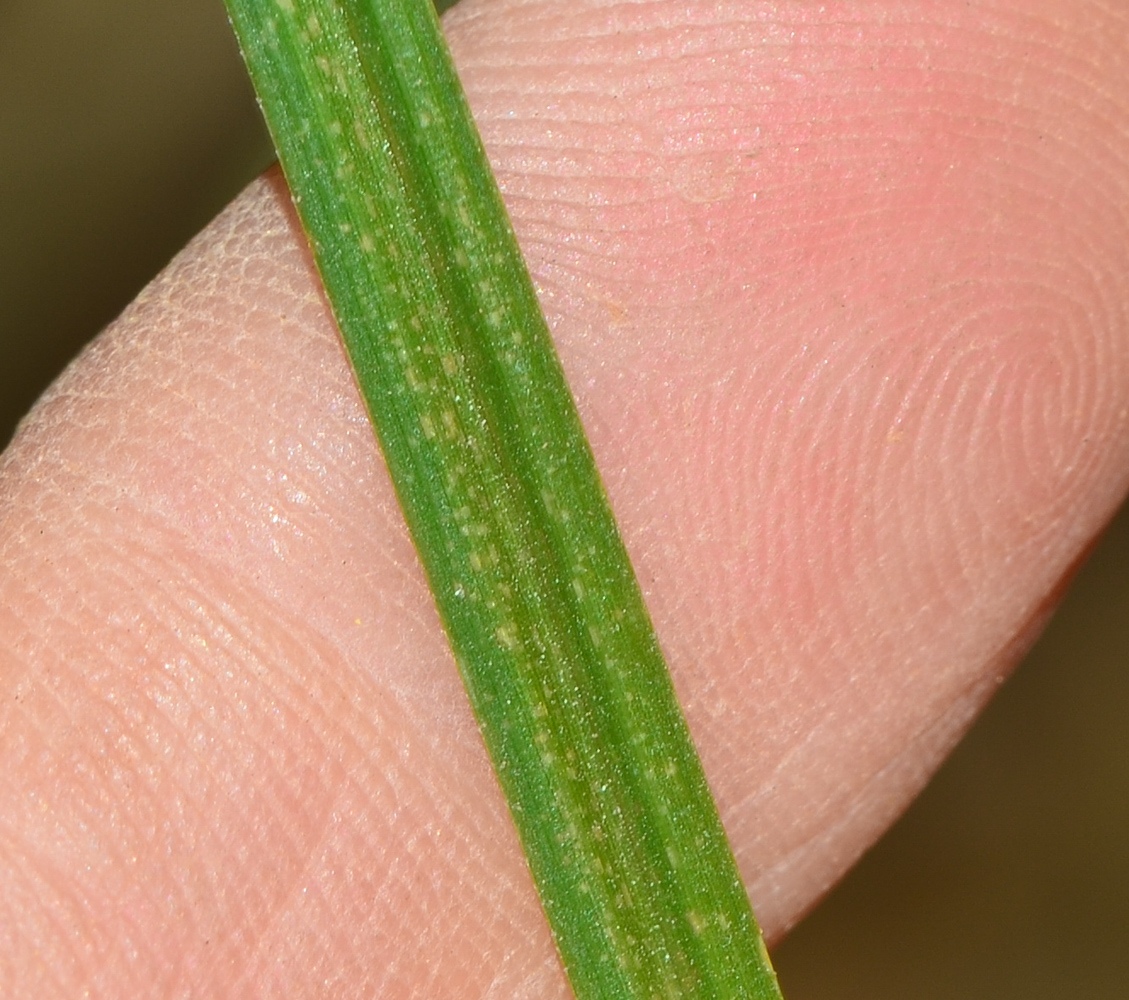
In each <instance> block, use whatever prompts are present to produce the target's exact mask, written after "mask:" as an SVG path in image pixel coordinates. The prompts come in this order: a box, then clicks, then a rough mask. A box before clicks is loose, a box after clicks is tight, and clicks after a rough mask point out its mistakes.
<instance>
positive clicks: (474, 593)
mask: <svg viewBox="0 0 1129 1000" xmlns="http://www.w3.org/2000/svg"><path fill="white" fill-rule="evenodd" d="M228 7H229V11H230V13H231V16H232V20H233V23H234V25H235V27H236V32H237V35H238V36H239V39H240V43H241V45H242V47H243V50H244V55H245V58H246V60H247V62H248V65H249V68H250V70H251V73H252V77H253V79H254V82H255V85H256V88H257V90H258V91H259V94H260V99H261V102H262V105H263V108H264V113H265V116H266V118H267V121H268V125H269V127H270V128H271V131H272V134H273V135H274V138H275V142H276V145H277V147H278V149H279V154H280V159H281V161H282V164H283V169H284V171H285V172H286V176H287V180H288V182H289V183H290V186H291V189H292V191H293V193H294V197H295V203H296V205H297V207H298V212H299V215H300V217H301V219H302V223H303V226H304V227H305V229H306V231H307V235H308V236H309V238H310V243H311V247H312V248H313V252H314V256H315V260H316V262H317V264H318V268H319V271H320V273H321V275H322V279H323V281H324V283H325V286H326V290H327V293H328V296H329V299H330V302H331V303H332V305H333V309H334V313H335V316H336V318H337V321H338V325H339V327H340V329H341V333H342V336H343V339H344V341H345V344H346V347H347V350H348V353H349V355H350V359H351V362H352V364H353V367H354V370H355V372H356V375H357V381H358V384H359V386H360V388H361V391H362V394H363V396H364V398H365V402H366V405H367V406H368V408H369V411H370V414H371V415H372V418H373V423H374V427H375V429H376V432H377V435H378V437H379V439H380V443H381V447H382V449H383V451H384V454H385V458H386V460H387V462H388V466H389V470H390V472H391V474H392V479H393V482H394V485H395V487H396V490H397V494H398V496H399V498H400V501H401V504H402V505H403V507H404V511H405V517H406V518H407V521H408V525H409V528H410V530H411V533H412V536H413V539H414V540H415V543H416V546H417V549H418V550H419V553H420V557H421V560H422V562H423V564H424V568H425V571H426V573H427V576H428V579H429V583H430V585H431V587H432V591H433V593H434V595H435V599H436V602H437V605H438V607H439V611H440V615H441V617H442V620H443V623H444V627H445V628H446V630H447V633H448V636H449V638H450V641H451V644H452V648H453V650H454V652H455V657H456V660H457V661H458V664H459V669H460V671H461V672H462V674H463V678H464V681H465V683H466V686H467V690H468V693H469V695H470V698H471V701H472V704H473V706H474V709H475V712H476V715H477V716H478V719H479V722H480V726H481V728H482V732H483V736H484V739H485V741H486V744H487V747H488V749H489V751H490V754H491V757H492V759H493V761H494V764H495V769H496V771H497V773H498V776H499V780H500V782H501V784H502V787H503V790H504V792H505V794H506V798H507V801H508V802H509V804H510V809H511V812H512V814H513V816H514V821H515V824H516V825H517V827H518V831H519V834H520V836H521V839H522V843H523V847H524V849H525V851H526V855H527V858H528V860H529V864H530V868H531V870H532V872H533V875H534V879H535V882H536V883H537V887H538V891H539V893H540V895H541V899H542V902H543V905H544V907H545V910H546V913H547V915H548V917H549V920H550V923H551V925H552V928H553V933H554V937H555V940H556V942H557V945H558V948H559V949H560V952H561V955H562V959H563V961H564V964H565V967H566V970H567V972H568V974H569V977H570V980H571V982H572V984H573V988H574V990H575V992H576V994H577V996H578V997H580V998H581V1000H589V998H592V1000H595V998H609V1000H610V998H624V1000H627V998H631V1000H642V998H652V997H679V998H698V997H701V998H707V997H708V998H718V1000H721V998H750V1000H775V998H777V997H779V992H778V989H777V986H776V982H775V976H774V975H773V973H772V970H771V966H770V965H769V964H768V961H767V956H766V954H765V952H764V947H763V942H762V940H761V937H760V933H759V931H758V930H757V928H756V924H755V922H754V920H753V917H752V913H751V910H750V908H749V905H748V900H747V897H746V895H745V891H744V888H743V887H742V885H741V882H740V879H739V877H738V875H737V871H736V866H735V864H734V862H733V858H732V854H731V852H730V850H729V847H728V844H727V842H726V840H725V836H724V833H723V831H722V829H721V825H720V821H719V819H718V817H717V811H716V807H715V806H714V803H713V799H712V797H711V795H710V792H709V789H708V786H707V784H706V781H705V777H704V774H703V773H702V770H701V765H700V763H699V761H698V758H697V755H696V753H695V751H694V749H693V746H692V744H691V741H690V738H689V734H688V732H687V729H686V726H685V722H684V720H683V718H682V715H681V711H680V708H679V706H678V703H677V700H676V698H675V694H674V691H673V687H672V685H671V683H670V678H669V674H668V672H667V669H666V665H665V663H664V662H663V659H662V656H661V653H660V651H659V647H658V643H657V640H656V638H655V635H654V630H653V628H652V626H651V623H650V620H649V617H648V615H647V612H646V609H645V607H644V604H643V600H642V597H641V594H640V592H639V588H638V585H637V583H636V581H635V578H634V575H633V573H632V570H631V567H630V563H629V561H628V558H627V555H626V552H625V550H624V548H623V544H622V542H621V540H620V537H619V534H618V531H617V529H616V526H615V522H614V519H613V517H612V514H611V510H610V507H609V506H608V503H607V500H606V497H605V494H604V492H603V487H602V484H601V483H600V480H599V477H598V474H597V472H596V469H595V463H594V461H593V459H592V455H591V452H590V449H589V447H588V444H587V441H586V439H585V437H584V433H583V429H582V427H581V424H580V421H579V417H578V416H577V413H576V410H575V406H574V404H573V402H572V398H571V395H570V394H569V391H568V388H567V384H566V382H565V378H564V374H563V372H562V370H561V367H560V364H559V361H558V359H557V357H556V354H555V352H554V350H553V347H552V342H551V339H550V336H549V332H548V329H547V327H546V325H545V321H544V318H543V316H542V314H541V311H540V307H539V304H538V302H537V298H536V295H535V292H534V289H533V286H532V283H531V281H530V279H529V276H528V273H527V272H526V270H525V267H524V263H523V261H522V259H521V254H520V251H519V250H518V247H517V243H516V240H515V239H514V237H513V233H512V230H511V228H510V226H509V221H508V218H507V216H506V214H505V210H504V207H503V205H502V202H501V197H500V194H499V193H498V191H497V188H496V186H495V185H494V182H493V178H492V176H491V174H490V170H489V166H488V164H487V162H486V159H485V155H484V153H483V151H482V147H481V143H480V141H479V139H478V136H477V133H476V131H475V130H474V126H473V123H472V121H471V118H470V114H469V110H468V108H467V105H466V101H465V97H464V96H463V94H462V91H461V88H460V86H459V84H458V80H457V77H456V75H455V72H454V69H453V66H452V65H451V62H450V57H449V55H448V54H447V52H446V47H445V45H444V43H443V40H442V36H441V33H440V31H439V28H438V22H437V20H436V17H435V14H434V11H433V9H432V8H431V5H430V3H429V2H427V0H339V2H332V0H228Z"/></svg>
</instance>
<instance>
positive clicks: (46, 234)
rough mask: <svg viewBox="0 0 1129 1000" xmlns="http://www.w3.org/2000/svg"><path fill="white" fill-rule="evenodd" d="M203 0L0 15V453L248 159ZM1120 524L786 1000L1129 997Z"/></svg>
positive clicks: (1123, 538) (249, 149)
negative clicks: (55, 380) (63, 370)
mask: <svg viewBox="0 0 1129 1000" xmlns="http://www.w3.org/2000/svg"><path fill="white" fill-rule="evenodd" d="M270 159H271V154H270V150H269V145H268V143H267V140H266V138H265V135H264V133H263V130H262V127H261V125H260V124H259V120H258V116H257V112H256V109H255V105H254V101H253V99H252V96H251V93H250V90H249V87H248V86H247V84H246V83H245V81H244V77H243V71H242V67H241V65H240V63H239V61H238V56H237V53H236V49H235V45H234V43H233V41H232V39H231V37H230V34H229V30H228V27H227V23H226V20H225V16H224V12H223V8H222V3H221V0H98V2H95V3H91V2H89V0H84V2H79V0H0V443H2V442H4V441H6V440H7V439H8V436H9V435H10V433H11V431H12V429H13V428H14V426H15V422H16V421H17V420H18V418H19V416H20V414H21V413H23V412H24V411H25V410H26V409H27V407H28V406H29V405H30V404H31V402H32V401H33V400H34V399H35V397H36V396H37V395H38V394H39V392H40V391H42V389H43V387H44V386H45V385H46V384H47V383H48V382H49V381H50V379H51V378H52V377H53V376H54V375H55V374H56V373H57V371H58V370H59V368H60V367H61V366H62V365H63V364H65V363H66V361H67V360H68V359H69V358H70V357H71V356H73V354H74V353H75V352H76V351H77V350H78V349H79V348H80V347H81V345H82V344H83V343H84V342H85V341H87V340H88V339H89V338H90V337H91V336H93V335H94V334H95V333H97V331H98V329H99V328H100V327H101V326H103V325H104V324H105V323H106V322H107V321H108V320H110V319H111V318H112V317H113V316H114V315H115V314H116V313H117V312H118V311H119V310H120V309H121V308H122V306H124V305H125V303H126V302H127V301H128V300H129V299H130V298H131V297H132V296H133V295H134V294H135V293H136V292H137V291H138V289H139V288H140V287H141V286H142V285H143V284H144V283H145V282H146V281H147V280H148V279H149V278H150V277H151V276H152V275H153V274H154V273H155V272H156V271H158V270H159V269H160V268H161V267H162V266H163V265H164V264H165V263H166V262H167V260H168V259H169V258H170V257H171V256H172V254H174V253H175V252H176V250H177V249H178V248H179V247H180V246H181V245H182V244H183V243H184V242H185V241H186V240H187V239H188V238H189V237H190V236H191V235H192V234H193V233H194V232H195V231H196V230H197V229H199V228H200V227H201V226H203V225H204V223H206V222H207V221H208V219H209V218H210V217H211V216H212V215H214V214H215V213H216V212H217V211H218V210H219V209H220V208H221V207H222V206H223V205H224V204H225V203H226V202H227V201H228V200H229V199H230V198H231V197H232V196H233V195H234V194H235V193H236V192H237V191H238V190H239V188H240V187H241V186H242V185H243V184H244V183H246V181H247V180H249V179H250V178H251V177H253V176H254V175H255V174H256V173H257V172H258V171H259V170H261V169H262V168H263V167H264V166H265V165H266V164H267V163H268V162H270ZM1127 610H1129V516H1126V515H1124V514H1123V515H1122V516H1121V517H1120V518H1119V520H1118V521H1117V522H1115V524H1114V526H1113V528H1112V530H1111V531H1110V533H1109V535H1108V536H1107V538H1106V540H1105V541H1104V543H1103V544H1102V546H1101V547H1100V548H1099V549H1098V551H1097V552H1096V554H1095V555H1094V556H1093V558H1092V559H1091V561H1090V563H1089V565H1088V566H1087V567H1086V568H1085V570H1084V571H1083V573H1082V575H1081V577H1080V578H1079V580H1078V583H1077V585H1076V586H1075V588H1074V589H1073V590H1072V592H1071V594H1070V596H1069V598H1068V600H1067V602H1066V604H1065V605H1064V607H1063V608H1062V610H1061V611H1060V613H1059V615H1058V616H1057V617H1056V619H1055V621H1054V623H1053V624H1052V625H1051V628H1050V629H1049V631H1048V632H1047V633H1046V635H1045V636H1044V638H1043V640H1042V641H1041V642H1040V644H1039V645H1038V647H1037V648H1036V649H1035V651H1034V652H1033V653H1032V654H1031V656H1030V657H1029V659H1028V661H1027V662H1026V663H1025V664H1024V666H1023V667H1022V668H1021V669H1020V671H1019V672H1018V674H1017V675H1016V676H1015V678H1014V679H1013V680H1012V681H1011V682H1009V684H1008V685H1007V686H1006V687H1005V689H1004V690H1003V692H1002V693H1001V694H1000V696H999V697H998V698H997V700H996V701H995V702H994V703H993V705H992V706H991V707H990V709H989V710H988V712H987V714H986V715H985V717H984V718H983V720H982V721H981V722H980V723H979V724H978V725H977V727H976V728H975V729H974V730H973V732H972V734H971V735H970V736H969V738H968V739H967V740H966V741H965V743H964V744H963V745H962V747H961V748H960V749H959V750H958V752H957V753H956V754H955V756H954V757H953V758H952V759H951V761H950V762H949V764H948V765H947V766H946V767H945V768H944V770H943V771H942V772H941V774H940V775H938V777H937V778H936V780H935V781H934V782H933V784H932V786H931V787H930V788H929V790H928V791H927V792H926V793H925V795H924V796H923V797H922V798H921V799H920V800H919V802H918V803H917V804H916V805H915V806H914V807H913V809H911V811H910V812H909V813H908V814H907V815H906V816H905V817H904V819H903V820H902V821H901V822H900V823H899V824H898V825H897V826H896V827H895V829H894V830H893V831H892V832H891V833H890V834H889V835H888V836H887V837H886V838H885V840H883V841H882V843H881V844H879V845H878V847H876V848H875V849H874V850H873V851H872V852H871V853H870V855H868V856H867V858H866V859H864V861H863V862H862V864H861V865H860V866H859V867H858V868H857V869H856V870H855V872H854V873H852V874H851V875H850V876H849V877H848V879H847V880H846V881H845V882H844V883H843V884H842V885H841V886H840V887H839V888H838V889H837V890H836V891H835V892H834V893H833V894H832V895H831V896H830V897H829V898H828V899H827V901H826V902H825V903H824V904H823V905H822V906H821V907H820V908H819V909H818V910H817V911H816V912H815V913H814V914H813V915H812V916H811V917H810V918H809V919H808V920H807V921H806V922H805V923H804V924H803V925H802V926H801V927H800V928H799V929H798V930H797V931H795V932H794V934H793V935H792V937H791V938H790V939H789V940H788V941H787V942H786V943H785V944H784V945H783V946H782V947H781V948H780V949H779V950H778V952H777V964H778V966H779V970H780V973H781V977H782V980H783V982H784V986H785V990H786V993H787V995H788V997H789V1000H907V998H918V1000H941V998H944V1000H957V998H960V1000H1013V998H1014V1000H1021V998H1022V1000H1044V998H1046V1000H1051V998H1055V1000H1059V998H1061V997H1062V996H1064V995H1066V996H1071V997H1079V998H1092V1000H1125V998H1126V997H1129V944H1127V943H1126V941H1127V939H1129V727H1127V726H1126V719H1127V717H1129V671H1126V670H1125V669H1124V666H1125V663H1126V661H1127V659H1129V615H1127V614H1126V611H1127Z"/></svg>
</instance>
